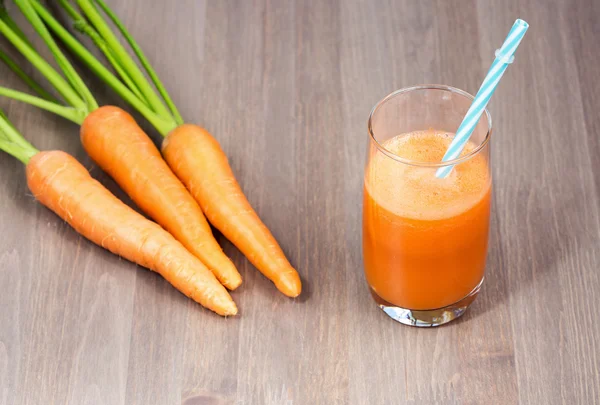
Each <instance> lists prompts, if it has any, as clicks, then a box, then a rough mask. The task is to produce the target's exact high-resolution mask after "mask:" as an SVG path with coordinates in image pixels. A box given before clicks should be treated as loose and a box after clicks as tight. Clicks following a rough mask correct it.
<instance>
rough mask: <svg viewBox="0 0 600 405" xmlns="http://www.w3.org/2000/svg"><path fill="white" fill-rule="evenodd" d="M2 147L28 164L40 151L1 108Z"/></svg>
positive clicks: (0, 144)
mask: <svg viewBox="0 0 600 405" xmlns="http://www.w3.org/2000/svg"><path fill="white" fill-rule="evenodd" d="M0 149H1V150H3V151H5V152H6V153H8V154H10V155H12V156H14V157H15V158H17V159H19V160H20V161H21V162H23V164H27V163H28V162H29V159H31V158H32V157H33V156H34V155H36V154H37V153H38V152H39V151H38V150H37V149H36V148H34V147H33V145H32V144H30V143H29V142H27V141H26V140H25V138H23V135H21V134H20V133H19V131H17V130H16V128H15V127H14V126H13V125H12V123H11V122H10V121H9V120H8V117H7V116H6V114H4V112H3V111H2V110H0Z"/></svg>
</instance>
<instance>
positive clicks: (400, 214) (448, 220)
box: [363, 85, 492, 326]
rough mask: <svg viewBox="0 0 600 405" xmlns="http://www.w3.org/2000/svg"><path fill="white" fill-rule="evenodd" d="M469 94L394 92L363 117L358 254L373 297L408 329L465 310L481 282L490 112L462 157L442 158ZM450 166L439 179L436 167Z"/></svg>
mask: <svg viewBox="0 0 600 405" xmlns="http://www.w3.org/2000/svg"><path fill="white" fill-rule="evenodd" d="M472 101H473V96H471V95H470V94H468V93H466V92H464V91H462V90H459V89H455V88H452V87H449V86H440V85H423V86H416V87H410V88H405V89H402V90H398V91H396V92H394V93H392V94H390V95H389V96H387V97H386V98H384V99H383V100H382V101H380V102H379V103H378V104H377V105H376V106H375V107H374V108H373V111H372V112H371V115H370V116H369V122H368V130H369V147H368V152H367V164H366V168H365V178H364V201H363V258H364V269H365V276H366V279H367V283H368V285H369V288H370V290H371V294H372V295H373V298H374V299H375V301H376V302H377V304H378V305H379V307H380V308H381V309H383V310H384V311H385V313H386V314H388V315H389V316H390V317H391V318H393V319H394V320H396V321H398V322H401V323H403V324H406V325H413V326H438V325H442V324H444V323H447V322H450V321H452V320H453V319H456V318H458V317H459V316H461V315H462V314H463V313H464V312H465V310H466V309H467V307H468V306H469V305H470V304H471V303H472V302H473V300H474V299H475V297H476V296H477V293H478V292H479V289H480V287H481V284H482V282H483V276H484V270H485V261H486V253H487V245H488V231H489V223H490V205H491V190H492V175H491V171H490V137H491V133H492V121H491V117H490V114H489V112H488V111H487V110H486V111H485V114H483V115H482V116H481V119H480V120H479V123H478V124H477V127H476V128H475V131H474V132H473V135H472V136H471V138H470V140H469V143H468V144H467V146H466V147H465V149H464V150H463V152H462V155H461V156H460V157H459V158H458V159H455V160H452V161H448V162H442V157H443V155H444V153H445V152H446V149H447V148H448V146H449V145H450V142H451V141H452V138H453V136H454V131H456V129H457V128H458V127H459V125H460V123H461V121H462V120H463V118H464V116H465V114H466V113H467V110H468V109H469V106H470V105H471V102H472ZM447 165H452V166H453V169H452V171H451V172H450V174H449V175H448V176H447V177H445V178H438V177H436V171H437V169H439V168H440V167H443V166H447Z"/></svg>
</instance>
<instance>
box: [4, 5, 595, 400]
mask: <svg viewBox="0 0 600 405" xmlns="http://www.w3.org/2000/svg"><path fill="white" fill-rule="evenodd" d="M110 3H111V4H112V5H113V6H114V8H115V10H116V11H117V12H118V14H119V15H121V16H122V17H123V19H124V21H125V22H126V24H127V26H128V27H130V29H131V31H132V33H133V34H134V36H135V37H136V38H137V39H138V40H139V42H140V44H141V45H142V47H143V48H144V50H145V51H146V52H147V54H148V56H149V58H150V59H151V60H152V62H153V63H154V66H155V67H156V70H157V71H158V73H159V74H160V76H161V77H162V78H163V79H164V81H165V83H166V85H167V88H168V89H170V91H171V94H172V95H173V98H174V99H175V102H176V103H177V104H178V105H179V106H180V108H181V110H182V113H183V115H184V116H185V117H187V118H188V119H189V120H191V121H195V122H197V123H201V124H203V125H205V126H206V127H207V128H209V129H210V130H211V131H212V132H213V133H214V134H215V136H216V137H217V138H218V140H219V141H220V142H221V144H222V146H223V148H224V149H225V150H226V152H227V154H228V155H229V157H230V159H231V164H232V166H233V169H234V171H235V173H236V174H237V177H238V179H239V181H240V183H241V185H242V186H243V188H244V190H245V191H246V193H247V195H248V197H249V199H250V201H251V202H252V204H253V205H254V207H255V208H256V210H257V211H258V212H259V214H260V215H261V216H262V218H263V219H264V221H265V223H266V224H267V225H268V226H269V227H270V228H271V229H272V230H273V233H274V234H275V236H276V237H277V239H278V240H279V242H280V243H281V245H282V247H283V248H284V250H285V251H286V252H287V254H288V256H289V258H290V260H291V262H292V263H293V264H294V265H295V266H296V267H297V268H298V270H299V272H300V274H301V276H302V279H303V280H304V286H305V291H304V293H303V295H302V296H301V297H300V298H299V299H296V300H290V299H287V298H285V297H284V296H283V295H282V294H280V293H278V292H277V291H276V289H275V288H274V286H273V285H272V284H271V283H270V282H269V281H267V280H266V279H265V278H264V277H263V276H261V275H260V274H259V273H258V272H257V271H256V270H255V269H254V268H253V267H252V266H251V265H249V263H248V262H247V261H246V260H245V259H244V257H243V256H242V255H240V253H239V252H238V251H237V250H236V249H235V248H234V247H233V246H232V245H230V244H229V243H228V242H227V241H226V240H224V239H223V238H222V237H219V240H220V242H222V244H223V246H224V249H225V251H226V252H227V254H228V255H230V256H231V257H232V259H233V260H234V262H235V263H236V264H237V266H238V268H239V269H240V271H241V273H242V275H243V277H244V279H245V284H244V285H243V287H242V288H241V289H240V291H237V292H235V293H234V294H233V296H234V298H235V300H236V301H237V303H238V305H239V307H240V308H241V315H240V316H238V317H236V318H233V319H223V318H220V317H218V316H216V315H214V314H212V313H210V312H209V311H207V310H204V309H202V307H200V306H199V305H197V304H195V303H193V302H192V301H190V300H188V299H187V298H185V297H184V296H183V295H181V294H180V293H179V292H177V291H176V290H175V289H173V288H172V287H171V286H170V285H168V284H167V283H166V282H165V281H164V280H163V279H162V278H160V277H159V276H157V275H156V274H153V273H151V272H149V271H146V270H145V269H143V268H140V267H136V266H134V265H132V264H131V263H129V262H126V261H124V260H121V259H119V258H117V257H115V256H113V255H111V254H109V253H108V252H106V251H104V250H102V249H100V248H98V247H97V246H95V245H93V244H91V243H90V242H88V241H86V240H85V239H82V238H81V237H79V236H78V235H77V234H76V233H75V232H74V231H73V230H72V229H71V228H70V227H69V226H68V225H66V224H65V223H64V222H63V221H61V220H60V219H59V218H58V217H57V216H56V215H54V214H53V213H52V212H50V211H49V210H47V209H45V208H44V207H42V206H40V205H39V204H38V203H36V201H35V200H34V199H33V198H32V196H31V194H30V193H29V192H28V190H27V187H26V184H25V181H24V180H25V177H24V171H23V167H22V165H21V163H19V162H18V161H16V160H15V159H12V158H10V157H9V156H8V155H6V154H2V155H1V158H0V190H1V192H0V213H1V215H0V229H2V242H1V243H0V404H2V405H13V404H41V403H44V404H179V403H183V404H185V405H200V404H236V405H254V404H256V405H263V404H267V405H270V404H273V405H286V404H293V405H304V404H328V405H329V404H433V403H440V404H516V403H520V404H593V403H596V404H597V403H600V326H599V325H600V322H598V310H599V304H600V293H599V292H600V242H599V236H600V204H599V197H600V194H599V193H600V175H598V173H600V114H599V111H600V80H599V79H600V51H599V48H598V45H597V38H598V37H599V36H600V24H599V23H598V20H599V19H600V3H599V2H598V1H596V0H577V1H566V0H565V1H546V0H529V1H517V0H506V1H502V2H499V1H495V2H492V1H470V0H464V1H463V0H461V1H452V2H450V1H442V0H440V1H438V2H426V1H386V2H383V1H381V2H380V1H367V0H365V1H342V0H337V1H336V0H328V1H314V2H310V3H309V2H308V1H297V2H293V1H287V0H265V1H258V0H257V1H228V2H225V1H207V2H204V1H200V0H185V1H182V0H178V1H177V2H174V1H173V2H171V1H165V0H152V1H150V0H135V1H134V0H128V1H127V2H124V1H122V2H117V1H110ZM11 6H12V5H11ZM11 9H12V10H13V12H14V13H15V14H18V13H17V10H15V7H14V6H12V7H11ZM517 17H521V18H523V19H526V20H527V21H529V23H530V24H531V28H530V31H529V33H528V34H527V36H526V38H525V40H524V42H523V44H522V46H521V48H520V49H519V52H518V54H517V57H516V62H515V63H514V65H512V66H511V67H510V68H509V69H508V72H507V74H506V75H505V78H504V79H503V81H502V83H501V85H500V86H499V88H498V90H497V92H496V94H495V96H494V98H493V100H492V103H491V104H490V109H491V112H492V116H493V120H494V126H495V133H494V135H493V165H494V170H493V171H494V176H495V192H494V214H493V221H492V232H491V245H490V250H489V262H488V268H487V276H486V282H485V285H484V288H483V290H482V293H481V294H480V296H479V298H478V299H477V301H476V303H475V304H474V306H473V307H472V308H471V309H470V310H469V312H468V313H467V315H465V316H464V317H463V318H461V319H460V320H459V321H457V322H454V323H452V324H449V325H448V326H444V327H441V328H436V329H426V330H423V329H415V328H410V327H406V326H402V325H400V324H398V323H395V322H393V321H392V320H390V319H389V318H387V317H386V316H385V314H384V313H383V312H382V311H380V310H379V309H378V308H377V307H376V306H375V305H374V303H373V301H372V299H371V297H370V295H369V292H368V291H367V288H366V285H365V281H364V277H363V272H362V259H361V193H362V188H361V183H362V177H361V176H362V171H363V164H364V158H365V147H366V145H367V133H366V119H367V115H368V113H369V111H370V109H371V107H372V106H373V105H374V104H375V103H376V102H377V101H378V100H380V99H381V98H382V97H384V96H385V95H386V94H388V93H389V92H391V91H393V90H395V89H398V88H401V87H405V86H409V85H413V84H418V83H444V84H449V85H452V86H456V87H459V88H462V89H465V90H467V91H469V92H471V93H474V92H476V91H477V88H478V85H479V83H480V82H481V80H482V79H483V77H484V75H485V73H486V71H487V69H488V67H489V65H490V63H491V61H492V59H493V55H494V50H495V49H496V48H497V47H498V46H499V45H500V44H501V43H502V41H503V39H504V36H505V34H506V32H507V30H508V29H509V28H510V26H511V24H512V23H513V21H514V20H515V19H516V18H517ZM20 21H22V19H20ZM28 32H30V31H28ZM37 43H39V42H37ZM0 81H1V83H2V84H4V85H10V86H19V85H18V81H17V80H16V79H15V78H14V77H13V75H12V74H10V73H9V71H8V70H7V69H5V68H4V67H2V68H1V70H0ZM91 83H92V85H93V87H94V88H95V89H96V90H97V94H98V95H99V98H100V99H101V100H102V101H103V102H111V103H115V100H116V97H115V96H114V95H113V94H112V93H111V92H109V91H108V90H105V89H104V87H103V86H102V85H100V84H99V83H98V82H97V81H94V80H92V81H91ZM0 106H1V107H2V108H3V109H5V110H6V111H7V112H8V114H9V116H10V117H12V119H13V121H14V123H15V124H16V126H17V127H18V128H19V129H20V130H21V131H22V132H23V133H24V134H25V135H26V136H27V137H28V138H29V139H31V140H32V141H33V143H34V144H35V145H36V146H37V147H39V148H41V149H49V148H56V149H64V150H66V151H68V152H70V153H73V154H74V155H75V156H76V157H77V158H78V159H80V160H81V161H82V162H83V163H84V164H85V165H86V167H88V168H89V169H90V170H91V172H92V174H93V176H95V177H96V178H98V179H99V180H100V181H101V182H103V183H104V184H105V185H107V186H108V187H109V188H110V189H111V190H113V191H114V192H115V193H117V195H118V196H120V197H122V198H125V197H124V195H123V193H122V192H121V191H120V190H119V189H118V188H117V187H116V186H115V184H114V183H113V182H112V180H110V179H109V178H107V176H106V175H105V174H103V173H102V172H101V171H100V170H99V169H98V168H97V167H96V166H95V165H94V164H92V163H91V160H90V159H89V158H88V157H87V156H86V155H85V153H84V152H83V150H82V148H81V146H80V145H79V142H78V139H77V134H78V132H77V131H78V129H77V127H76V126H75V125H72V124H70V123H68V122H66V121H64V120H61V119H58V118H56V117H53V116H51V115H50V114H48V113H43V112H39V111H36V110H35V109H33V108H29V107H25V106H23V105H20V104H17V103H14V102H8V101H7V100H5V99H2V100H0ZM151 133H152V135H153V136H154V139H155V140H156V141H158V140H159V139H158V135H157V134H156V133H155V132H151ZM126 201H128V200H126Z"/></svg>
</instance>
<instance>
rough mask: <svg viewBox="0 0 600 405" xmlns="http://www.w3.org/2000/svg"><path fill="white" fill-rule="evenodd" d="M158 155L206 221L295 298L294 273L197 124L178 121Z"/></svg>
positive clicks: (299, 286)
mask: <svg viewBox="0 0 600 405" xmlns="http://www.w3.org/2000/svg"><path fill="white" fill-rule="evenodd" d="M162 153H163V156H164V158H165V159H166V161H167V163H168V164H169V166H170V167H171V169H173V171H174V172H175V174H177V176H178V177H179V178H180V179H181V181H183V183H184V184H185V185H186V186H187V188H188V189H189V190H190V192H191V193H192V195H193V196H194V198H195V199H196V201H198V203H199V204H200V206H201V207H202V211H204V214H205V215H206V217H207V218H208V220H209V221H210V222H211V224H213V225H214V226H215V227H216V228H217V229H218V230H219V231H221V232H222V233H223V235H225V236H226V237H227V239H229V240H230V241H231V242H232V243H233V244H234V245H235V246H237V248H238V249H240V250H241V251H242V253H244V255H245V256H246V257H247V258H248V260H249V261H250V262H251V263H252V264H253V265H254V266H255V267H256V268H257V269H258V270H260V271H261V272H262V273H263V274H264V275H265V276H266V277H267V278H269V280H271V281H273V283H275V286H276V287H277V288H278V289H279V291H281V292H282V293H284V294H285V295H287V296H289V297H296V296H298V295H299V294H300V292H301V290H302V283H301V282H300V277H299V275H298V273H297V272H296V270H295V269H294V268H293V267H292V266H291V265H290V263H289V261H288V260H287V258H286V257H285V255H284V253H283V251H282V250H281V248H280V247H279V245H278V244H277V241H276V240H275V238H274V237H273V235H271V232H269V230H268V229H267V227H266V226H265V225H264V224H263V223H262V221H261V220H260V218H259V217H258V215H257V214H256V212H254V210H253V209H252V207H251V206H250V203H249V202H248V200H247V199H246V197H245V196H244V193H243V192H242V190H241V188H240V186H239V184H238V182H237V181H236V179H235V177H234V175H233V172H232V171H231V167H230V166H229V163H228V161H227V156H226V155H225V153H224V152H223V150H222V149H221V147H220V145H219V143H218V142H217V141H216V140H215V139H214V138H213V137H212V136H211V135H210V133H208V131H206V130H205V129H203V128H201V127H199V126H196V125H181V126H179V127H177V128H176V129H175V130H173V131H172V132H171V133H170V134H169V135H168V136H167V137H166V138H165V140H164V141H163V144H162Z"/></svg>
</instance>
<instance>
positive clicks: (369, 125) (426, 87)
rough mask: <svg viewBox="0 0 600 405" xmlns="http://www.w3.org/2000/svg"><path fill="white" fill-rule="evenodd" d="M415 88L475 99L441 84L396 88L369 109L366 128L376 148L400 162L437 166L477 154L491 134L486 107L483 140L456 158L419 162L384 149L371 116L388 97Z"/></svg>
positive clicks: (488, 113)
mask: <svg viewBox="0 0 600 405" xmlns="http://www.w3.org/2000/svg"><path fill="white" fill-rule="evenodd" d="M416 90H444V91H449V92H451V93H456V94H459V95H461V96H463V97H466V98H467V99H469V100H471V102H472V101H473V100H474V99H475V97H474V96H473V95H471V94H469V93H467V92H466V91H464V90H461V89H458V88H456V87H452V86H446V85H443V84H420V85H417V86H411V87H404V88H401V89H399V90H396V91H394V92H392V93H390V94H388V95H387V96H385V97H384V98H383V99H381V100H379V102H378V103H377V104H375V107H373V109H372V110H371V113H370V114H369V120H368V121H367V128H368V131H369V136H370V137H371V139H372V140H373V142H375V145H376V146H377V149H379V151H381V152H382V153H383V154H385V155H386V156H387V157H389V158H391V159H394V160H396V161H398V162H400V163H404V164H407V165H411V166H421V167H432V168H439V167H446V166H454V165H457V164H459V163H463V162H466V161H467V160H469V159H471V158H472V157H474V156H475V155H477V154H478V153H479V152H480V151H481V150H482V149H483V148H484V147H485V146H486V145H487V144H488V142H489V141H490V138H491V136H492V116H491V115H490V112H489V111H488V109H487V108H486V109H485V115H486V118H487V122H488V125H487V127H488V130H487V134H486V135H485V138H484V139H483V141H482V142H481V143H480V144H479V145H477V147H476V148H475V149H473V150H472V151H471V152H469V153H467V154H466V155H464V156H461V157H458V158H456V159H452V160H448V161H445V162H421V161H418V160H412V159H406V158H403V157H401V156H398V155H396V154H395V153H393V152H391V151H389V150H388V149H386V148H385V146H383V145H382V144H381V143H380V142H379V141H378V140H377V138H376V137H375V133H374V131H373V125H372V121H373V116H374V115H375V113H376V112H377V110H378V109H379V107H381V106H382V105H383V104H385V103H386V102H387V101H389V100H390V99H392V98H394V97H396V96H398V95H400V94H403V93H409V92H412V91H416Z"/></svg>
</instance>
